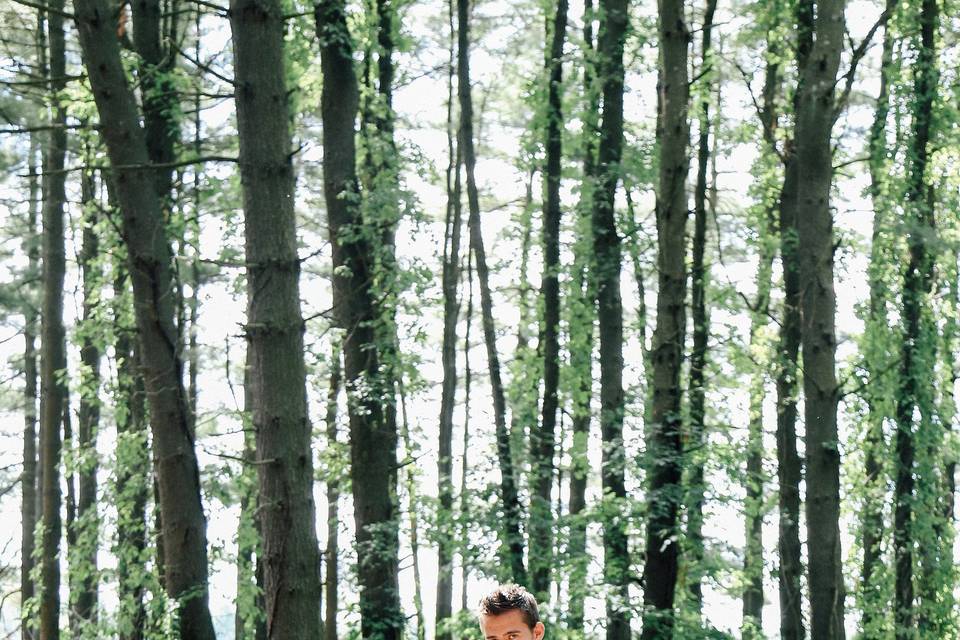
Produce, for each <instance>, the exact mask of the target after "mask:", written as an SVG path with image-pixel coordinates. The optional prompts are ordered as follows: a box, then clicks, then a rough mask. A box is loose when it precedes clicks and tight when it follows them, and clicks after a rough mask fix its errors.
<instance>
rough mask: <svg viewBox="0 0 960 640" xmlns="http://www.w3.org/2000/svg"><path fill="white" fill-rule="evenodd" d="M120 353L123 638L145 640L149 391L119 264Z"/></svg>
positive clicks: (117, 411) (117, 455) (117, 453)
mask: <svg viewBox="0 0 960 640" xmlns="http://www.w3.org/2000/svg"><path fill="white" fill-rule="evenodd" d="M114 269H115V271H116V275H115V277H114V307H113V314H114V327H115V333H114V335H115V341H114V353H115V358H116V361H117V385H116V388H117V393H116V398H117V402H116V404H115V406H114V415H115V420H116V423H117V444H116V448H115V450H114V459H115V465H116V471H115V487H116V500H117V505H118V508H117V539H116V543H115V545H114V547H113V553H114V555H116V557H117V591H118V596H119V605H118V610H117V620H116V625H117V632H118V636H119V637H120V638H121V640H144V638H145V637H146V636H145V628H146V623H147V611H146V607H145V606H144V595H145V592H146V589H147V584H148V579H147V576H148V574H147V572H146V571H144V565H145V564H146V562H147V556H148V554H149V549H148V547H147V514H146V509H147V502H148V500H149V493H150V480H149V477H150V459H149V452H148V441H147V414H146V391H145V388H144V382H143V377H142V376H141V374H140V372H139V369H140V367H139V365H138V364H137V359H138V353H137V352H138V348H137V346H136V344H135V343H136V328H135V324H134V321H133V319H132V318H130V315H131V313H132V304H130V302H131V301H130V298H129V295H128V294H127V290H128V280H129V276H128V274H127V272H126V267H125V265H124V264H122V263H121V262H120V261H119V260H118V261H117V263H116V264H115V265H114Z"/></svg>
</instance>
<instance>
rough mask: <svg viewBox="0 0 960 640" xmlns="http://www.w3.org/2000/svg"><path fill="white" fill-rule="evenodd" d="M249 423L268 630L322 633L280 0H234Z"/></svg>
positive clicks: (277, 634) (280, 634) (272, 634)
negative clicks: (254, 456) (254, 455)
mask: <svg viewBox="0 0 960 640" xmlns="http://www.w3.org/2000/svg"><path fill="white" fill-rule="evenodd" d="M230 14H231V20H230V27H231V32H232V34H233V51H234V72H235V76H236V82H237V87H238V90H237V96H236V100H237V130H238V133H239V138H240V176H241V185H242V187H243V205H244V206H243V209H244V229H245V237H246V242H245V247H246V262H247V265H248V266H247V326H246V331H245V332H246V338H247V345H248V348H249V349H250V356H249V359H248V362H249V364H250V371H249V375H250V382H251V387H250V389H251V396H250V399H251V400H252V403H253V407H252V408H253V429H254V432H255V434H256V440H257V459H258V461H260V464H258V465H257V472H258V473H257V475H258V479H259V484H260V492H259V508H258V517H259V521H260V523H261V531H260V534H261V548H262V550H263V567H264V573H263V582H264V595H265V605H266V614H267V620H266V624H267V638H271V639H272V638H284V639H287V638H291V639H293V638H304V639H317V638H319V637H320V612H319V609H318V605H319V599H320V596H321V594H320V575H319V570H320V559H319V556H318V553H319V549H318V547H317V533H316V528H315V524H314V521H315V519H316V515H315V513H316V510H315V507H314V503H313V454H312V451H313V449H312V446H311V430H310V419H309V417H308V415H307V390H306V365H305V363H304V355H303V331H304V323H303V316H302V314H301V312H300V282H299V280H300V259H299V257H298V256H297V226H296V219H295V215H294V206H293V205H294V200H293V198H294V180H295V177H294V172H293V162H292V154H291V153H290V146H291V139H290V131H289V126H288V121H289V115H288V111H289V103H288V95H289V94H288V92H287V88H286V86H285V85H286V83H285V81H284V75H283V74H282V73H277V70H278V69H282V68H283V65H284V44H283V38H284V21H283V9H282V7H281V6H280V3H279V2H278V1H277V0H232V1H231V4H230Z"/></svg>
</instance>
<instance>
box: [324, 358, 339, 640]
mask: <svg viewBox="0 0 960 640" xmlns="http://www.w3.org/2000/svg"><path fill="white" fill-rule="evenodd" d="M331 356H332V357H331V358H330V387H329V389H328V390H327V414H326V427H327V447H330V448H335V447H336V446H337V431H338V429H337V410H338V407H339V405H338V403H339V397H340V387H341V386H342V383H341V364H340V344H339V343H336V344H335V345H334V347H333V353H332V354H331ZM339 532H340V482H339V481H338V479H337V478H336V476H335V475H334V474H330V475H328V477H327V548H326V550H325V552H324V556H325V557H324V564H325V569H326V571H325V572H324V574H325V575H326V582H325V583H324V587H325V591H326V593H325V594H324V595H325V602H324V603H325V605H326V609H325V611H324V616H323V640H337V610H338V608H339V602H340V601H339V587H340V563H339V555H340V548H339V547H340V544H339V542H340V541H339Z"/></svg>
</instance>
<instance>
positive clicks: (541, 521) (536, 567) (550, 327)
mask: <svg viewBox="0 0 960 640" xmlns="http://www.w3.org/2000/svg"><path fill="white" fill-rule="evenodd" d="M546 27H547V29H546V33H547V37H548V39H549V42H550V47H549V49H548V50H547V52H546V56H545V60H544V69H545V72H546V75H547V83H548V87H547V126H546V140H545V145H544V146H545V148H546V163H545V165H546V166H545V170H544V173H543V176H544V177H543V180H544V185H543V187H544V199H543V257H544V260H543V277H542V280H541V284H540V292H541V295H542V296H543V334H542V340H543V343H542V344H543V346H542V349H541V351H542V353H543V404H542V411H541V416H540V425H539V428H537V426H536V425H534V426H533V427H532V429H533V437H532V438H531V441H532V442H531V444H532V446H531V451H530V453H531V454H532V455H531V458H532V460H531V465H532V466H533V476H534V478H533V491H531V497H530V545H531V547H533V548H535V549H537V552H536V553H534V554H531V555H530V585H531V588H532V589H533V593H534V595H536V597H537V600H538V601H539V602H546V601H547V600H549V599H550V573H551V569H552V567H553V518H552V517H551V516H552V510H551V493H552V491H551V490H552V487H553V475H554V462H553V458H554V453H555V452H554V449H555V448H556V428H557V411H558V409H559V402H558V387H559V385H560V279H559V275H560V274H559V271H560V217H561V209H560V178H561V175H560V170H561V159H562V153H563V96H562V93H561V91H562V89H563V86H562V83H563V43H564V40H565V39H566V30H567V0H557V3H556V8H555V11H554V15H553V16H552V19H550V18H548V19H547V21H546Z"/></svg>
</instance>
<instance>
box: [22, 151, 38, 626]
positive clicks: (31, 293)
mask: <svg viewBox="0 0 960 640" xmlns="http://www.w3.org/2000/svg"><path fill="white" fill-rule="evenodd" d="M39 149H40V146H39V142H38V136H37V135H36V134H31V135H30V156H29V159H28V169H27V173H28V175H29V176H30V177H29V187H28V188H29V194H30V195H29V198H30V203H29V209H28V213H27V228H26V230H25V233H24V236H23V238H24V240H23V252H24V254H26V256H27V270H26V272H25V273H24V280H26V281H27V282H31V281H33V280H34V279H36V277H37V275H38V272H39V269H40V264H39V263H40V247H39V240H40V238H39V236H38V234H37V218H38V217H39V215H38V214H39V209H40V207H41V202H42V201H41V199H40V179H39V176H38V171H37V154H38V152H39ZM36 288H37V287H36V284H29V285H28V286H27V287H26V289H25V290H26V291H27V292H28V293H26V294H25V295H24V300H23V473H22V474H21V476H20V489H21V491H22V494H21V506H20V531H21V534H20V535H21V537H20V602H21V603H26V602H27V601H28V600H29V599H30V598H33V597H34V594H35V593H36V590H35V584H34V581H33V578H32V577H31V575H30V574H31V572H32V571H33V567H34V559H33V554H34V549H35V546H36V537H35V535H34V534H35V531H36V527H37V346H36V345H37V321H38V313H37V311H38V310H37V307H36V304H37V300H36V296H35V293H36ZM21 611H23V607H22V605H21ZM20 627H21V637H22V640H34V638H35V636H36V634H35V632H36V621H35V620H31V619H29V618H28V617H27V616H25V615H23V613H21V620H20Z"/></svg>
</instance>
